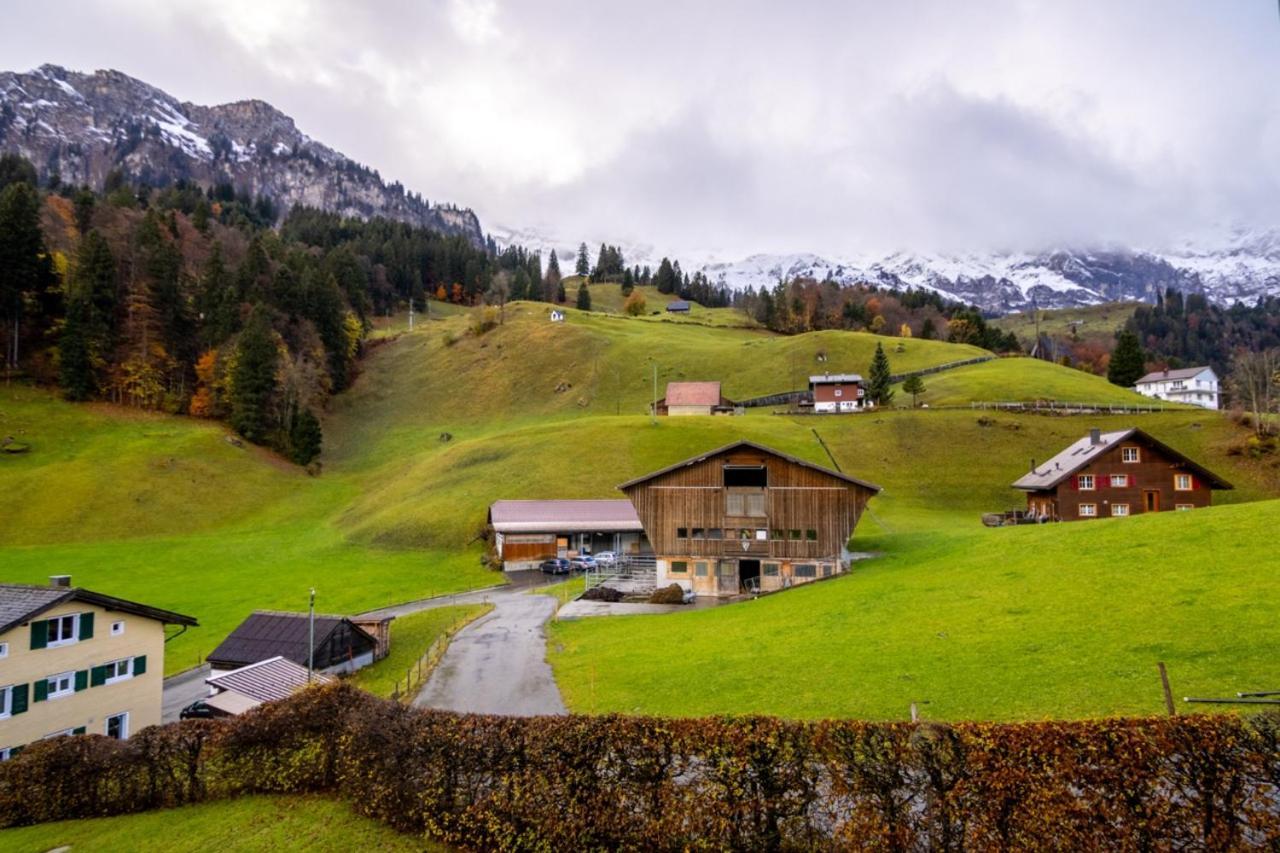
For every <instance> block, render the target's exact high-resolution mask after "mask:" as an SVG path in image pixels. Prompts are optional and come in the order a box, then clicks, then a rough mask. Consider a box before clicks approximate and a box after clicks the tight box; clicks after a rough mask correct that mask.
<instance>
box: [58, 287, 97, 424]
mask: <svg viewBox="0 0 1280 853" xmlns="http://www.w3.org/2000/svg"><path fill="white" fill-rule="evenodd" d="M85 314H86V305H85V303H84V302H83V301H81V300H74V301H72V302H71V303H70V304H68V305H67V317H66V321H65V322H64V323H63V325H62V334H61V335H60V336H59V337H58V360H59V362H60V373H59V376H58V381H59V383H60V384H61V385H62V393H63V394H64V395H65V396H66V398H67V399H68V400H88V399H89V398H90V397H92V396H93V394H94V391H95V389H96V387H97V384H96V382H95V380H94V376H93V359H92V358H91V356H90V353H89V341H88V334H87V330H86V329H85Z"/></svg>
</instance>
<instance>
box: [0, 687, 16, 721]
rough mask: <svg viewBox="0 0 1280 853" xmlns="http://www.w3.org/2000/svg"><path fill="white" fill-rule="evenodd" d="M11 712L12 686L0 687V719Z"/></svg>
mask: <svg viewBox="0 0 1280 853" xmlns="http://www.w3.org/2000/svg"><path fill="white" fill-rule="evenodd" d="M11 713H13V686H12V685H10V686H9V687H0V720H3V719H4V718H6V717H8V716H9V715H10V714H11Z"/></svg>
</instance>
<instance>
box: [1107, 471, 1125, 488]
mask: <svg viewBox="0 0 1280 853" xmlns="http://www.w3.org/2000/svg"><path fill="white" fill-rule="evenodd" d="M1128 485H1129V475H1128V474H1112V475H1111V487H1112V488H1113V489H1123V488H1126V487H1127V486H1128Z"/></svg>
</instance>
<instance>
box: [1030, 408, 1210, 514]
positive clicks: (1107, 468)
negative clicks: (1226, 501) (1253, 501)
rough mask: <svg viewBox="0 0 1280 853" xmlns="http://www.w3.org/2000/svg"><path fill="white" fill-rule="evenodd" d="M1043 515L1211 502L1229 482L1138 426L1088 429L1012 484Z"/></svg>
mask: <svg viewBox="0 0 1280 853" xmlns="http://www.w3.org/2000/svg"><path fill="white" fill-rule="evenodd" d="M1013 486H1014V488H1016V489H1021V490H1022V491H1025V492H1026V493H1027V514H1028V515H1029V516H1031V517H1033V518H1035V519H1036V520H1043V521H1076V520H1079V519H1089V518H1108V517H1125V516H1130V515H1140V514H1142V513H1146V512H1163V511H1166V510H1190V509H1198V508H1200V507H1206V506H1209V505H1210V504H1211V503H1213V491H1214V490H1215V489H1230V488H1231V484H1230V483H1228V482H1227V481H1226V480H1223V479H1222V478H1221V477H1219V476H1218V475H1216V474H1214V473H1213V472H1212V471H1209V470H1208V469H1206V468H1203V467H1201V466H1200V465H1198V464H1196V463H1195V462H1193V461H1192V460H1191V459H1188V458H1187V457H1186V456H1184V455H1182V454H1181V453H1179V452H1178V451H1176V450H1174V449H1173V448H1171V447H1169V446H1167V445H1165V444H1162V443H1161V442H1159V441H1157V440H1156V439H1154V438H1152V437H1151V436H1150V435H1147V434H1146V433H1145V432H1143V431H1142V430H1140V429H1127V430H1121V431H1118V432H1102V431H1100V430H1096V429H1095V430H1090V431H1089V434H1088V435H1087V436H1085V437H1084V438H1082V439H1080V440H1079V441H1077V442H1075V443H1074V444H1072V445H1071V446H1070V447H1068V448H1067V449H1066V450H1064V451H1062V452H1061V453H1059V454H1058V455H1057V456H1054V457H1053V458H1052V459H1050V460H1049V461H1047V462H1045V463H1043V464H1040V465H1037V464H1036V463H1035V461H1034V460H1033V461H1032V463H1031V470H1030V471H1028V472H1027V473H1026V474H1024V475H1023V476H1022V477H1021V478H1019V479H1018V481H1017V482H1016V483H1014V484H1013Z"/></svg>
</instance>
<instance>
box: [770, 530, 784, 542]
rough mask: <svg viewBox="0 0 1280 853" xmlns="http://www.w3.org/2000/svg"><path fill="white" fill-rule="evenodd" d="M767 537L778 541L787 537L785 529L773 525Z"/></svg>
mask: <svg viewBox="0 0 1280 853" xmlns="http://www.w3.org/2000/svg"><path fill="white" fill-rule="evenodd" d="M769 538H770V539H773V540H776V541H778V542H781V541H782V540H784V539H786V538H787V532H786V531H785V530H779V529H778V528H776V527H775V528H773V530H772V531H770V533H769Z"/></svg>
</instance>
